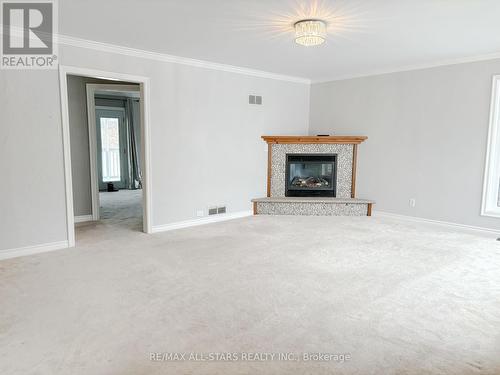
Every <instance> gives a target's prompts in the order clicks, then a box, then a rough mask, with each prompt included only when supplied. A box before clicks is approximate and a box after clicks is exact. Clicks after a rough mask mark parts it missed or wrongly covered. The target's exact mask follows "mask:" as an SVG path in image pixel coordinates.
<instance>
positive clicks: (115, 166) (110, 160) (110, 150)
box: [101, 117, 120, 182]
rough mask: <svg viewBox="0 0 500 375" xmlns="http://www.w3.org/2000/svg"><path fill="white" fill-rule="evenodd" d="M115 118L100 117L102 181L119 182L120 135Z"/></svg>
mask: <svg viewBox="0 0 500 375" xmlns="http://www.w3.org/2000/svg"><path fill="white" fill-rule="evenodd" d="M118 129H119V123H118V119H117V118H107V117H101V150H102V180H103V181H104V182H110V181H120V133H119V130H118Z"/></svg>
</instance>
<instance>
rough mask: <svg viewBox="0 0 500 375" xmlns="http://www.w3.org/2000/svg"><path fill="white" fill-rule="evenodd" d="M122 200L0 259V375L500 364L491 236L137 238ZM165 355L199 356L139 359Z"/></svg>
mask: <svg viewBox="0 0 500 375" xmlns="http://www.w3.org/2000/svg"><path fill="white" fill-rule="evenodd" d="M110 198H111V199H116V200H120V199H121V198H120V197H119V195H113V196H110ZM135 202H136V206H135V207H136V208H135V210H136V211H135V212H136V213H137V212H139V213H140V210H139V209H138V208H137V205H138V202H139V201H138V200H137V199H136V200H135ZM104 205H105V204H104ZM130 210H133V209H132V208H129V209H128V211H127V210H125V211H123V212H121V214H119V215H116V210H115V211H114V212H115V214H112V213H111V216H110V217H107V218H106V219H104V220H102V221H101V222H99V223H91V224H86V225H83V226H81V227H79V228H78V231H77V247H76V248H75V249H70V250H60V251H54V252H50V253H45V254H39V255H34V256H27V257H22V258H17V259H10V260H4V261H1V262H0V304H1V308H0V374H2V375H7V374H9V375H10V374H50V375H55V374H64V375H78V374H86V375H88V374H92V375H97V374H109V375H137V374H454V375H459V374H500V242H497V241H495V239H494V238H491V237H487V236H478V235H472V234H465V233H456V232H453V231H450V230H447V229H445V228H440V227H435V226H430V225H426V224H415V223H410V222H399V221H396V220H393V219H387V218H377V217H373V218H368V217H350V218H341V217H326V218H325V217H266V216H257V217H248V218H243V219H238V220H233V221H227V222H221V223H216V224H210V225H204V226H199V227H193V228H187V229H181V230H176V231H171V232H165V233H159V234H154V235H146V234H143V233H141V232H140V231H139V228H140V218H139V217H138V216H137V215H129V214H130V212H131V211H130ZM104 211H105V209H104V206H103V216H104ZM111 211H113V210H111ZM126 211H127V212H128V213H127V212H126ZM120 215H121V216H120ZM176 352H178V353H187V355H188V356H189V353H197V359H198V361H196V360H188V359H189V358H188V357H186V358H185V360H182V358H180V356H179V357H178V358H177V359H178V361H168V360H158V361H152V360H151V353H176ZM218 353H231V354H230V355H226V356H224V358H222V357H221V355H220V354H218ZM245 353H247V354H245ZM248 353H250V354H248ZM252 353H261V354H262V356H261V357H260V358H257V359H260V360H255V359H256V358H255V357H252V360H250V356H252V355H254V354H252ZM266 353H290V354H289V355H288V354H287V355H285V358H281V359H282V360H270V358H267V359H268V360H265V359H266V358H264V357H263V355H264V354H266ZM303 353H329V354H345V355H346V356H348V358H349V359H348V360H346V361H341V360H339V358H337V357H335V356H332V358H330V359H331V360H323V361H306V360H304V358H303ZM245 355H246V358H244V356H245ZM210 356H212V357H210ZM217 356H219V358H218V359H220V360H219V361H212V360H210V359H211V358H212V359H213V358H216V357H217ZM202 358H204V359H205V360H203V361H202V360H201V359H202ZM157 359H168V358H165V357H163V358H162V357H157ZM170 359H173V358H170ZM221 359H225V360H221ZM228 359H229V360H228ZM285 359H286V360H285Z"/></svg>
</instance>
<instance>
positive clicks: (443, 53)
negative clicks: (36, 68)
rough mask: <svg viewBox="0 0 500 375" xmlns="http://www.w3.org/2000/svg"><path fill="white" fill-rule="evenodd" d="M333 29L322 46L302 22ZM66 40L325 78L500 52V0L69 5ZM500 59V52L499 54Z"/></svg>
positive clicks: (63, 25) (95, 0) (63, 22)
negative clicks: (302, 36)
mask: <svg viewBox="0 0 500 375" xmlns="http://www.w3.org/2000/svg"><path fill="white" fill-rule="evenodd" d="M311 17H319V18H323V19H326V21H327V22H328V23H329V35H328V41H327V42H326V43H324V44H323V45H321V46H318V47H303V46H299V45H297V44H295V43H294V41H293V30H292V24H293V23H294V22H295V21H297V20H299V19H302V18H311ZM59 24H60V27H59V32H60V33H61V34H64V35H70V36H74V37H79V38H84V39H90V40H95V41H100V42H107V43H112V44H117V45H121V46H127V47H133V48H138V49H144V50H149V51H154V52H161V53H166V54H171V55H177V56H182V57H189V58H194V59H200V60H207V61H211V62H217V63H223V64H229V65H235V66H240V67H247V68H252V69H259V70H264V71H268V72H273V73H279V74H284V75H290V76H296V77H304V78H309V79H312V80H313V81H325V80H331V79H338V78H343V77H351V76H359V75H367V74H373V73H379V72H386V71H396V70H401V69H405V68H408V67H411V66H425V65H433V64H439V63H443V62H448V61H450V62H452V61H454V60H461V59H464V58H471V57H476V56H483V55H488V54H496V53H499V52H500V0H324V1H321V0H317V1H314V0H308V1H305V0H296V1H290V0H141V1H139V0H106V1H102V0H85V1H82V0H61V1H59ZM498 56H499V57H500V54H499V55H498Z"/></svg>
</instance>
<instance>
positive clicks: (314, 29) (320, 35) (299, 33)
mask: <svg viewBox="0 0 500 375" xmlns="http://www.w3.org/2000/svg"><path fill="white" fill-rule="evenodd" d="M293 26H294V28H295V42H296V43H297V44H300V45H302V46H307V47H309V46H317V45H320V44H322V43H324V42H325V38H326V23H325V22H324V21H321V20H301V21H298V22H295V24H294V25H293Z"/></svg>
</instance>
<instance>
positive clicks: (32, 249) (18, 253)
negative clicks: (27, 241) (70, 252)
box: [0, 241, 69, 260]
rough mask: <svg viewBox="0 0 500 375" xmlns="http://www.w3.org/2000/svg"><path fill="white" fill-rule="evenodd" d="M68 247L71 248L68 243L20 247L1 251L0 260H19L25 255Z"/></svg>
mask: <svg viewBox="0 0 500 375" xmlns="http://www.w3.org/2000/svg"><path fill="white" fill-rule="evenodd" d="M68 247H69V246H68V241H59V242H50V243H45V244H43V245H34V246H26V247H19V248H17V249H6V250H0V260H2V259H9V258H17V257H22V256H25V255H32V254H38V253H45V252H47V251H53V250H60V249H65V248H68Z"/></svg>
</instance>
